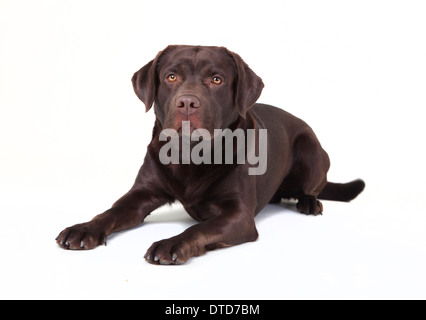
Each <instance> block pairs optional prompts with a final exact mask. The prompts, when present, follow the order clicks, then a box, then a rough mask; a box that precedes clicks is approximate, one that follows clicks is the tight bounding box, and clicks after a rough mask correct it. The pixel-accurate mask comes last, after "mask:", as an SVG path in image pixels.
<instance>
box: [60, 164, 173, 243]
mask: <svg viewBox="0 0 426 320" xmlns="http://www.w3.org/2000/svg"><path fill="white" fill-rule="evenodd" d="M154 169H155V168H154ZM154 169H153V166H152V164H151V161H150V158H149V157H147V158H146V160H145V163H144V165H143V166H142V168H141V170H140V171H139V174H138V177H137V178H136V182H135V184H134V186H133V187H132V189H131V190H130V191H129V192H128V193H126V194H125V195H124V196H123V197H121V198H120V199H119V200H118V201H117V202H115V203H114V204H113V206H112V208H111V209H109V210H107V211H105V212H104V213H101V214H99V215H97V216H96V217H94V218H93V219H92V220H91V221H89V222H86V223H80V224H76V225H74V226H72V227H69V228H66V229H65V230H63V231H62V232H61V233H60V234H59V236H58V237H57V238H56V242H57V243H58V245H59V246H60V247H62V248H64V249H73V250H84V249H93V248H95V247H96V246H99V245H102V244H106V237H107V236H108V235H110V234H111V233H113V232H117V231H121V230H125V229H129V228H132V227H135V226H137V225H139V224H141V223H142V222H143V221H144V219H145V217H146V216H147V215H148V214H150V213H151V212H152V211H153V210H155V209H157V208H158V207H160V206H162V205H164V204H166V203H172V202H173V201H174V198H173V197H171V196H170V195H168V194H167V193H165V192H164V187H163V186H162V184H161V181H160V179H158V178H156V175H155V174H153V172H155V170H154Z"/></svg>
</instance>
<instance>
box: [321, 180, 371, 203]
mask: <svg viewBox="0 0 426 320" xmlns="http://www.w3.org/2000/svg"><path fill="white" fill-rule="evenodd" d="M364 188H365V182H364V181H362V180H361V179H358V180H354V181H352V182H348V183H333V182H327V185H326V186H325V187H324V189H323V190H322V191H321V192H320V194H319V195H318V199H322V200H335V201H345V202H349V201H351V200H353V199H355V198H356V197H357V196H358V195H359V194H360V193H361V192H362V191H363V190H364Z"/></svg>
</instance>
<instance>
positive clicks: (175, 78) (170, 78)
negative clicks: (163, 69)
mask: <svg viewBox="0 0 426 320" xmlns="http://www.w3.org/2000/svg"><path fill="white" fill-rule="evenodd" d="M167 80H169V81H170V82H174V81H176V80H177V77H176V75H175V74H171V75H169V76H168V77H167Z"/></svg>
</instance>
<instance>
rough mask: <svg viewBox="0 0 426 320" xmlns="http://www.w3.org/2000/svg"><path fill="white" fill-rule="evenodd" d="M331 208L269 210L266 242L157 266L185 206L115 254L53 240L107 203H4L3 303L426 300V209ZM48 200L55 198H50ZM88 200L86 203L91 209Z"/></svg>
mask: <svg viewBox="0 0 426 320" xmlns="http://www.w3.org/2000/svg"><path fill="white" fill-rule="evenodd" d="M368 190H369V189H368V185H367V189H366V191H365V193H364V194H363V195H361V196H360V197H359V199H357V200H355V201H354V202H352V203H349V204H348V203H338V202H330V201H324V210H325V212H324V215H323V216H319V217H310V216H305V215H301V214H299V213H297V212H296V211H295V210H294V208H293V207H292V206H290V205H284V204H282V205H269V206H268V207H267V208H266V209H265V210H264V211H263V212H262V213H261V214H260V215H259V216H258V217H257V219H256V222H257V228H258V231H259V234H260V237H259V239H258V241H256V242H254V243H247V244H244V245H240V246H237V247H233V248H228V249H221V250H217V251H213V252H209V253H207V254H206V255H205V256H202V257H199V258H193V259H192V260H190V261H189V263H188V264H186V265H183V266H155V265H150V264H148V263H147V262H145V261H144V259H143V255H144V254H145V251H146V249H147V248H148V247H149V246H150V245H151V243H152V242H154V241H156V240H159V239H163V238H168V237H171V236H173V235H176V234H178V233H180V232H182V231H183V230H184V229H185V228H187V227H188V226H190V225H192V224H193V223H194V222H193V221H192V220H191V218H190V217H189V216H188V215H187V214H186V213H185V212H184V210H183V208H181V207H180V206H179V205H175V206H173V207H165V208H162V209H160V210H158V211H157V212H155V213H154V214H153V215H151V216H150V217H149V218H148V219H147V221H146V224H144V225H143V226H141V227H138V228H135V229H133V230H130V231H127V232H121V233H119V234H116V235H113V236H111V237H110V238H109V239H108V240H109V241H108V245H107V247H99V248H97V249H95V250H92V251H85V252H75V251H66V250H62V249H60V248H59V247H58V246H57V245H56V243H55V241H54V239H55V237H56V235H57V234H58V233H59V231H61V230H62V229H63V228H64V227H66V226H68V225H71V224H74V223H77V222H83V221H85V220H87V219H89V218H91V216H92V215H93V214H90V211H96V210H98V211H99V208H97V206H101V202H103V201H105V199H104V198H102V197H99V198H96V197H94V198H91V201H88V200H89V199H90V197H89V198H84V197H83V196H81V198H78V197H77V198H76V197H75V196H74V197H73V199H68V200H66V197H67V196H64V198H62V199H61V198H60V197H56V199H51V202H50V204H49V203H48V201H46V200H47V198H43V197H38V198H32V197H31V196H28V197H27V198H25V199H19V195H17V194H16V195H15V197H14V196H12V195H10V197H8V199H6V200H5V201H4V202H2V204H1V207H0V210H1V212H3V213H5V214H4V215H3V219H2V220H3V221H2V226H6V228H3V229H2V231H1V233H0V250H1V251H0V252H1V256H2V258H1V261H2V262H1V273H0V287H1V290H0V298H1V299H14V298H24V299H26V298H31V299H65V298H66V299H86V298H90V299H92V298H93V299H103V298H114V299H340V298H342V299H351V298H355V299H364V298H392V299H393V298H407V299H408V298H422V299H424V298H426V293H425V289H424V288H425V287H426V276H425V273H424V270H425V268H426V254H425V253H426V252H425V251H426V249H425V246H424V244H425V239H426V237H425V233H424V230H425V227H426V223H425V222H426V219H425V217H424V215H423V212H424V210H422V208H421V207H420V206H419V205H416V204H413V203H411V205H410V204H409V203H405V202H402V201H401V202H399V203H398V202H395V203H391V204H390V205H386V203H389V202H386V201H385V202H382V200H377V201H376V200H373V199H372V198H371V196H369V194H371V192H370V193H369V191H368ZM46 196H47V194H46ZM82 203H84V206H82Z"/></svg>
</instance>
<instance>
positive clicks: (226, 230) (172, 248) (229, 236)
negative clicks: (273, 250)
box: [145, 207, 258, 265]
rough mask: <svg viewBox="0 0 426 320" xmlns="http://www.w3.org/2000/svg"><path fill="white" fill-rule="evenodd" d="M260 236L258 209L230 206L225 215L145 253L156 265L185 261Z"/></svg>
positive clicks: (214, 218) (198, 225)
mask: <svg viewBox="0 0 426 320" xmlns="http://www.w3.org/2000/svg"><path fill="white" fill-rule="evenodd" d="M251 211H253V212H251ZM257 237H258V233H257V230H256V226H255V222H254V210H248V209H247V208H244V207H237V208H234V209H230V208H229V207H228V208H223V211H222V213H221V214H219V215H217V216H215V217H213V218H211V219H210V220H207V221H204V222H201V223H199V224H197V225H194V226H192V227H190V228H188V229H187V230H185V231H184V232H183V233H181V234H180V235H177V236H175V237H173V238H170V239H166V240H161V241H158V242H155V243H154V244H153V245H152V246H151V247H150V248H149V249H148V251H147V253H146V254H145V259H146V260H147V261H148V262H150V263H153V264H165V265H167V264H183V263H185V262H187V261H188V260H189V258H191V257H196V256H200V255H202V254H204V253H205V252H206V251H208V250H214V249H217V248H224V247H230V246H233V245H237V244H241V243H244V242H249V241H255V240H256V239H257Z"/></svg>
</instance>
